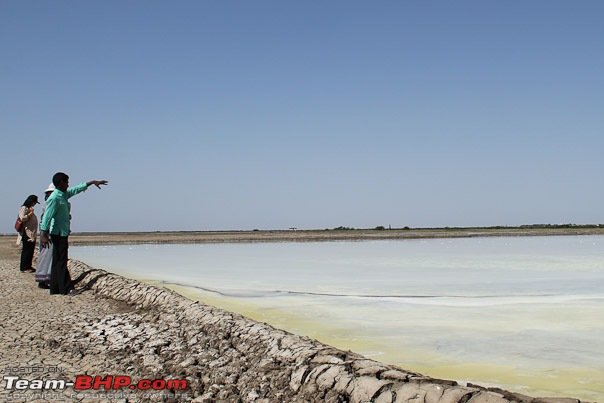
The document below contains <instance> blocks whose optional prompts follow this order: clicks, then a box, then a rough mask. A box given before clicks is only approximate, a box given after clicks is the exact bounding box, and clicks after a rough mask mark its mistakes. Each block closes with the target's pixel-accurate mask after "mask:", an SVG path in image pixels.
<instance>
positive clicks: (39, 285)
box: [38, 283, 50, 290]
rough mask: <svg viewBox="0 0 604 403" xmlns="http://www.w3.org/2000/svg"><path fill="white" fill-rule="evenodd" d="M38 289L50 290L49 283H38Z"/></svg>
mask: <svg viewBox="0 0 604 403" xmlns="http://www.w3.org/2000/svg"><path fill="white" fill-rule="evenodd" d="M38 288H43V289H45V290H48V289H49V288H50V285H49V284H48V283H38Z"/></svg>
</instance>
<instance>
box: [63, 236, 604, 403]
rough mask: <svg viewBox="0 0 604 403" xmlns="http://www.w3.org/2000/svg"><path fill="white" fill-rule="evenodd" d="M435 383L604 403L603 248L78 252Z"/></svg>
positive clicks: (560, 243) (356, 246) (521, 245)
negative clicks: (436, 380) (451, 381)
mask: <svg viewBox="0 0 604 403" xmlns="http://www.w3.org/2000/svg"><path fill="white" fill-rule="evenodd" d="M73 249H76V251H74V252H72V256H74V257H75V258H77V259H80V260H83V261H85V262H87V263H88V264H91V265H92V266H95V267H99V268H103V269H106V270H109V271H112V272H115V273H118V274H124V273H128V274H127V276H129V277H132V278H137V279H140V280H143V281H146V282H150V283H153V284H160V285H164V286H167V287H169V288H171V289H174V290H175V291H177V292H179V293H180V294H183V295H185V296H186V297H188V298H191V299H193V300H200V301H203V302H205V303H207V304H210V305H214V306H218V307H221V308H224V309H227V310H229V311H233V312H237V313H240V314H242V315H245V316H247V317H250V318H252V319H255V320H259V321H262V322H266V323H269V324H271V325H272V326H274V327H277V328H281V329H284V330H287V331H290V332H292V333H295V334H299V335H305V336H309V337H311V338H315V339H318V340H320V341H321V342H324V343H326V344H329V345H332V346H335V347H338V348H341V349H344V350H352V351H355V352H357V353H360V354H363V355H364V356H366V357H368V358H372V359H375V360H377V361H381V362H385V363H389V364H394V365H398V366H400V367H402V368H404V369H407V370H409V371H415V372H420V373H423V374H425V375H429V376H432V377H436V378H443V379H454V380H457V381H459V382H461V383H465V382H471V383H476V384H480V385H484V386H497V387H501V388H504V389H507V390H511V391H515V392H519V393H523V394H527V395H531V396H552V397H573V398H578V399H581V400H583V401H596V402H604V237H602V236H584V237H534V238H513V239H512V238H493V239H465V240H460V239H457V240H429V241H380V242H355V243H346V242H343V243H325V244H312V243H311V244H223V245H168V246H166V245H162V246H149V245H140V246H130V247H104V248H103V247H95V248H90V247H85V248H73Z"/></svg>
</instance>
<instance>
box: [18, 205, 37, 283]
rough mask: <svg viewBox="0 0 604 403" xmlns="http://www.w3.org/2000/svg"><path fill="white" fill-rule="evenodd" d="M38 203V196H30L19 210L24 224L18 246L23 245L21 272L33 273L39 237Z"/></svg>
mask: <svg viewBox="0 0 604 403" xmlns="http://www.w3.org/2000/svg"><path fill="white" fill-rule="evenodd" d="M36 204H39V203H38V196H36V195H29V196H28V197H27V199H25V201H24V202H23V205H22V206H21V209H19V218H20V219H21V222H22V223H23V229H22V230H21V232H19V235H18V236H17V245H19V244H23V249H21V271H22V272H28V273H33V272H35V271H36V270H35V269H34V268H33V267H32V263H33V260H34V250H35V249H36V238H37V235H38V217H36V214H35V213H34V206H35V205H36Z"/></svg>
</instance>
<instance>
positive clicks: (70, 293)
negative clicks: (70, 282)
mask: <svg viewBox="0 0 604 403" xmlns="http://www.w3.org/2000/svg"><path fill="white" fill-rule="evenodd" d="M80 293H81V291H79V290H76V289H75V288H72V289H71V290H69V291H68V292H67V295H72V296H73V295H78V294H80Z"/></svg>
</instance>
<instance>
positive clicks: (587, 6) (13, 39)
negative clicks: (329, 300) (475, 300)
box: [0, 0, 604, 233]
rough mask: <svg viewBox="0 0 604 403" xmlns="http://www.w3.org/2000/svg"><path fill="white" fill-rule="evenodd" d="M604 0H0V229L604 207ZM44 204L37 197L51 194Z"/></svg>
mask: <svg viewBox="0 0 604 403" xmlns="http://www.w3.org/2000/svg"><path fill="white" fill-rule="evenodd" d="M603 18H604V2H603V1H599V0H591V1H590V0H582V1H576V2H574V1H567V0H534V1H524V0H522V1H521V0H512V1H503V0H502V1H488V0H487V1H484V0H476V1H464V0H462V1H455V2H452V1H431V2H425V1H379V0H378V1H354V0H353V1H351V0H346V1H321V2H319V1H283V0H274V1H264V0H259V1H243V0H241V1H229V0H227V1H209V0H208V1H203V0H199V1H149V0H144V1H143V0H128V1H115V0H102V1H75V0H73V1H61V0H53V1H30V0H20V1H0V49H1V54H0V127H1V131H2V147H1V158H0V169H1V172H3V174H4V177H5V185H4V190H3V191H2V198H1V200H0V211H1V212H2V214H1V215H0V233H11V232H14V231H13V229H12V225H13V224H14V220H15V217H16V214H17V211H18V208H19V206H20V205H21V203H22V202H23V201H24V200H25V198H26V197H27V195H29V194H30V193H35V194H38V195H39V196H40V198H42V196H43V190H44V189H45V187H46V186H47V185H48V183H49V182H50V180H51V177H52V175H53V174H54V173H55V172H57V171H63V172H65V173H67V174H68V175H70V177H71V183H72V184H77V183H79V182H83V181H87V180H91V179H107V180H109V183H110V184H109V186H107V187H105V188H103V189H102V190H101V191H99V190H98V189H96V188H91V189H89V190H88V191H87V192H86V193H84V194H83V195H78V196H76V197H75V198H74V199H72V215H73V222H72V229H73V230H74V231H156V230H228V229H256V228H257V229H287V228H289V227H297V228H305V229H306V228H308V229H311V228H318V229H324V228H334V227H337V226H348V227H354V228H373V227H375V226H378V225H383V226H389V225H391V226H392V227H403V226H410V227H436V226H438V227H440V226H490V225H520V224H533V223H552V224H557V223H575V224H584V223H604V208H603V205H604V186H602V183H601V178H600V175H601V174H602V172H603V171H604V158H603V154H602V152H603V150H604V135H603V134H604V133H603V128H604V74H603V72H604V24H602V20H603ZM38 213H39V209H38Z"/></svg>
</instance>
